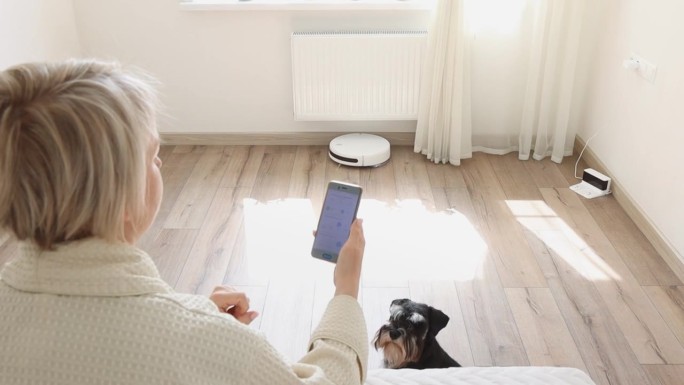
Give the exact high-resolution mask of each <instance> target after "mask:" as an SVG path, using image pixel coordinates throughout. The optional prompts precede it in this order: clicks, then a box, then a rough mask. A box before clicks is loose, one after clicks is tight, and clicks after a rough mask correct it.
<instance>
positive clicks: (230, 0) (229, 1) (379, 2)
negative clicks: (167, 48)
mask: <svg viewBox="0 0 684 385" xmlns="http://www.w3.org/2000/svg"><path fill="white" fill-rule="evenodd" d="M432 3H433V2H432V1H430V0H247V1H241V0H184V1H181V2H180V4H179V6H180V9H181V10H182V11H361V10H392V11H399V10H430V9H432Z"/></svg>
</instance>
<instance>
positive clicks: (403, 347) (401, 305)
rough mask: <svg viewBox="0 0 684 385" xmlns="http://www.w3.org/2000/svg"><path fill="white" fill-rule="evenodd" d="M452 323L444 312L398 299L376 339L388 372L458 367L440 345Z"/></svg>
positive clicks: (374, 342)
mask: <svg viewBox="0 0 684 385" xmlns="http://www.w3.org/2000/svg"><path fill="white" fill-rule="evenodd" d="M448 322H449V317H448V316H447V315H446V314H444V313H443V312H442V311H440V310H437V309H435V308H433V307H432V306H428V305H425V304H422V303H417V302H413V301H411V300H410V299H395V300H394V301H392V304H391V305H390V318H389V320H388V321H387V323H385V324H384V325H382V326H381V327H380V329H379V330H378V332H377V333H376V334H375V338H374V339H373V345H374V346H375V350H378V349H382V352H383V355H384V357H385V358H384V364H385V367H386V368H390V369H400V368H411V369H428V368H449V367H455V366H459V367H460V366H461V365H459V363H458V362H456V360H454V359H453V358H451V357H450V356H449V354H447V352H445V351H444V349H442V347H441V346H439V343H437V339H436V336H437V333H439V331H440V330H442V329H443V328H444V327H445V326H446V325H447V323H448Z"/></svg>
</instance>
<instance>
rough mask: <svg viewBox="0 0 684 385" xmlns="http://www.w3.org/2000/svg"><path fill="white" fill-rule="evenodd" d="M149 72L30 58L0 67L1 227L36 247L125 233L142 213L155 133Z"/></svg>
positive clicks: (119, 237)
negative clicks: (149, 150) (130, 221)
mask: <svg viewBox="0 0 684 385" xmlns="http://www.w3.org/2000/svg"><path fill="white" fill-rule="evenodd" d="M155 110H156V94H155V92H154V89H153V87H152V86H151V83H150V81H149V79H144V78H142V77H139V76H135V75H132V74H129V73H126V72H125V71H123V70H122V68H121V67H120V66H119V65H117V64H115V63H105V62H99V61H95V60H71V61H67V62H61V63H31V64H23V65H18V66H15V67H12V68H9V69H7V70H5V71H3V72H0V228H2V229H8V230H10V231H11V232H12V233H14V235H15V236H16V237H17V238H18V239H20V240H29V241H34V242H35V243H36V244H38V246H40V247H41V248H43V249H50V248H53V246H54V245H55V244H58V243H61V242H68V241H73V240H77V239H81V238H86V237H91V236H97V237H101V238H104V239H107V240H110V241H117V240H118V241H121V240H124V239H125V238H124V218H125V216H126V215H129V214H130V213H142V212H144V211H143V210H144V205H145V189H146V156H147V155H146V154H147V150H146V149H147V147H148V145H149V143H150V140H151V138H152V136H156V125H155Z"/></svg>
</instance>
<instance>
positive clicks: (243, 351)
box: [0, 61, 368, 384]
mask: <svg viewBox="0 0 684 385" xmlns="http://www.w3.org/2000/svg"><path fill="white" fill-rule="evenodd" d="M158 151H159V137H158V134H157V131H156V126H155V93H154V90H153V89H152V87H151V86H150V85H149V83H148V82H147V81H145V80H143V79H142V78H140V77H136V76H133V75H131V74H128V73H126V72H124V71H123V70H122V69H121V68H120V67H119V66H117V65H115V64H109V63H102V62H97V61H68V62H64V63H42V64H25V65H19V66H16V67H13V68H10V69H7V70H5V71H4V72H1V73H0V228H2V229H3V230H4V231H9V232H11V233H12V234H13V235H14V236H15V237H16V238H17V239H18V240H19V241H21V243H22V246H21V252H20V253H19V255H18V256H16V257H15V258H14V259H13V260H12V261H10V262H9V263H8V264H7V265H5V267H4V268H3V270H2V271H1V272H0V306H1V307H0V308H1V309H2V310H1V311H0V383H2V384H15V383H22V384H23V383H49V384H96V383H122V384H136V383H141V384H142V383H144V384H170V383H179V384H191V383H196V384H302V383H304V384H359V383H363V381H364V379H365V375H366V361H367V355H368V352H367V343H368V342H367V336H366V328H365V322H364V319H363V314H362V311H361V309H360V307H359V304H358V302H357V300H356V297H357V295H358V289H359V279H360V272H361V263H362V259H363V251H364V246H365V240H364V236H363V229H362V224H361V221H360V220H357V221H356V222H355V223H354V224H353V225H352V230H351V234H350V236H349V240H348V241H347V243H346V244H345V245H344V247H343V249H342V251H341V254H340V257H339V261H338V263H337V266H336V270H335V274H334V283H335V286H336V293H335V296H334V297H333V299H332V300H331V301H330V303H329V304H328V307H327V309H326V312H325V313H324V315H323V317H322V319H321V322H320V324H319V326H318V328H317V329H316V331H315V332H314V333H313V335H312V337H311V342H310V345H309V352H308V353H307V354H306V355H305V356H304V357H303V358H302V359H301V360H300V361H299V362H298V363H295V364H289V363H287V362H285V360H284V359H283V358H282V356H281V355H279V354H278V352H276V351H275V350H274V349H273V347H272V346H271V345H269V344H268V342H267V341H266V340H265V339H264V338H263V337H262V336H261V334H260V333H259V332H257V331H254V330H252V329H250V328H249V327H247V326H246V324H248V323H249V322H251V321H252V320H253V319H254V318H255V317H256V315H257V314H256V313H255V312H253V311H251V310H250V309H249V300H248V298H247V297H246V296H245V295H244V293H238V292H235V291H234V290H232V289H230V288H224V287H219V288H217V289H216V290H215V291H214V293H213V294H212V295H211V296H210V298H209V299H207V298H204V297H201V296H195V295H185V294H179V293H175V292H174V291H173V290H172V288H171V287H169V286H168V285H167V284H166V283H165V282H164V281H162V280H161V279H160V278H159V274H158V272H157V269H156V267H155V266H154V264H153V262H152V260H151V259H150V257H149V256H148V255H147V254H145V252H143V251H142V250H139V249H137V248H136V247H135V246H134V244H135V242H136V241H137V240H138V239H139V238H140V236H141V235H142V234H143V233H144V232H145V231H146V230H147V229H148V228H149V226H150V225H151V224H152V222H153V221H154V218H155V216H156V215H157V211H158V209H159V204H160V202H161V197H162V190H163V186H162V179H161V174H160V171H159V169H160V167H161V160H160V159H159V157H158Z"/></svg>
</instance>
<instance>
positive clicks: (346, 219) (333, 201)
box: [314, 190, 357, 253]
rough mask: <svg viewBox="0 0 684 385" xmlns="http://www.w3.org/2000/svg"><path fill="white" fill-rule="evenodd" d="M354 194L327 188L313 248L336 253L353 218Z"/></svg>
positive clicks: (345, 238)
mask: <svg viewBox="0 0 684 385" xmlns="http://www.w3.org/2000/svg"><path fill="white" fill-rule="evenodd" d="M356 200H357V195H356V194H350V193H348V192H344V191H340V190H329V191H328V198H327V199H326V201H325V205H324V206H323V209H322V210H323V212H322V213H321V219H320V223H319V224H318V232H317V233H316V243H315V244H314V248H316V249H319V250H326V251H332V252H335V253H338V252H339V251H340V249H341V248H342V245H343V244H344V242H346V241H347V238H348V237H349V227H350V226H351V223H352V221H353V220H354V214H355V213H354V211H355V209H356Z"/></svg>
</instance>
